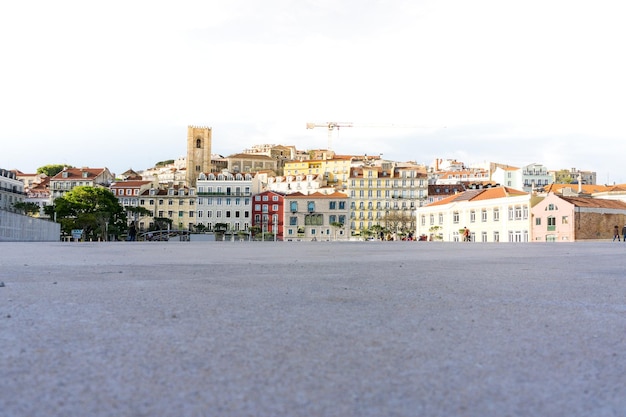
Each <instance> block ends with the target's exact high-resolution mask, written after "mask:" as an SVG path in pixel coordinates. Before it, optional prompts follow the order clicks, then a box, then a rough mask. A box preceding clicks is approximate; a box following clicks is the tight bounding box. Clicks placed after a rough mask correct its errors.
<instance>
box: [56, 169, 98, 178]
mask: <svg viewBox="0 0 626 417" xmlns="http://www.w3.org/2000/svg"><path fill="white" fill-rule="evenodd" d="M105 169H106V168H66V169H64V170H63V171H61V172H59V173H58V174H56V175H55V176H54V177H52V179H53V180H66V179H67V178H82V177H83V172H87V173H88V174H89V176H88V177H87V178H94V177H97V176H98V175H100V174H102V173H103V172H104V170H105ZM64 172H67V177H64V176H63V173H64Z"/></svg>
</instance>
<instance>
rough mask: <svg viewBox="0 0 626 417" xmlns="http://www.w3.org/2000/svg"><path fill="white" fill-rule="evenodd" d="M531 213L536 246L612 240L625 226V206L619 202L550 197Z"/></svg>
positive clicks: (625, 204)
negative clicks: (577, 241)
mask: <svg viewBox="0 0 626 417" xmlns="http://www.w3.org/2000/svg"><path fill="white" fill-rule="evenodd" d="M531 212H532V218H533V222H532V236H533V241H535V242H574V241H576V240H592V239H611V238H612V237H613V229H614V227H615V226H617V227H618V230H619V233H620V234H621V232H622V227H624V226H626V203H625V202H623V201H617V200H608V199H599V198H592V197H564V196H558V195H556V194H554V193H549V194H548V195H547V196H546V197H545V198H544V199H543V200H542V201H541V202H539V203H537V204H536V205H535V206H534V207H533V208H532V210H531Z"/></svg>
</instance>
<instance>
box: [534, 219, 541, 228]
mask: <svg viewBox="0 0 626 417" xmlns="http://www.w3.org/2000/svg"><path fill="white" fill-rule="evenodd" d="M535 226H541V217H536V218H535Z"/></svg>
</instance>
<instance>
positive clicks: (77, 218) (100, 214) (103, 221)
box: [54, 186, 126, 240]
mask: <svg viewBox="0 0 626 417" xmlns="http://www.w3.org/2000/svg"><path fill="white" fill-rule="evenodd" d="M54 214H56V219H57V221H58V222H59V223H61V229H62V230H63V232H64V233H67V234H70V233H71V231H72V229H82V230H83V237H84V238H85V239H90V238H91V239H97V238H101V239H102V240H107V235H115V236H116V237H119V236H120V235H121V234H122V233H124V232H125V231H126V213H125V211H124V207H122V206H121V205H120V203H119V201H118V200H117V198H116V197H115V195H113V193H112V192H111V191H109V190H108V189H106V188H100V187H89V186H78V187H74V188H73V189H72V190H71V191H69V192H67V193H66V194H65V195H64V196H63V197H59V198H57V199H56V200H54Z"/></svg>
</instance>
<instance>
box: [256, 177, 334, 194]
mask: <svg viewBox="0 0 626 417" xmlns="http://www.w3.org/2000/svg"><path fill="white" fill-rule="evenodd" d="M258 175H259V177H260V178H263V180H262V181H261V184H262V189H261V190H262V191H275V192H278V193H281V194H291V193H302V194H313V193H319V192H321V193H325V194H332V193H334V192H335V189H334V188H333V187H327V186H326V179H325V178H324V176H323V175H320V174H307V175H305V174H298V175H284V176H268V175H266V174H264V173H259V174H258Z"/></svg>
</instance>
